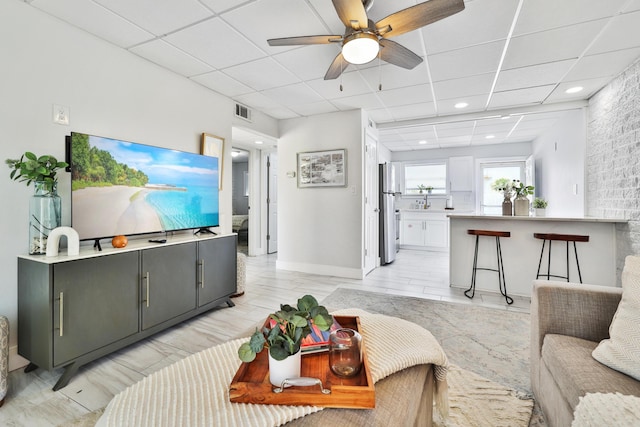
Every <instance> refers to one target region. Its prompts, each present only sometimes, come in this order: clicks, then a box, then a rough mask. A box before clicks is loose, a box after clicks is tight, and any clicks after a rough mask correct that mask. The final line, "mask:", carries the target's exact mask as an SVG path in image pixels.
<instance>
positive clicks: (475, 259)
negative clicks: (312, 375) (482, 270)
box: [464, 236, 480, 299]
mask: <svg viewBox="0 0 640 427" xmlns="http://www.w3.org/2000/svg"><path fill="white" fill-rule="evenodd" d="M479 239H480V236H476V250H475V252H474V254H473V270H472V272H471V287H470V288H469V289H467V290H466V291H464V295H465V296H466V297H467V298H470V299H473V296H474V295H475V294H476V270H477V269H478V268H477V267H478V240H479ZM469 291H471V296H469V294H468V293H467V292H469Z"/></svg>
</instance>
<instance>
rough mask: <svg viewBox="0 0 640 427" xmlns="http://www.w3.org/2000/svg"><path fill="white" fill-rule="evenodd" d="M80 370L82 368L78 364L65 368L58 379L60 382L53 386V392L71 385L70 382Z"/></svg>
mask: <svg viewBox="0 0 640 427" xmlns="http://www.w3.org/2000/svg"><path fill="white" fill-rule="evenodd" d="M79 368H80V365H79V364H78V363H76V362H74V363H72V364H71V365H68V366H67V367H66V368H64V372H63V373H62V375H61V376H60V378H59V379H58V382H57V383H56V385H54V386H53V391H58V390H60V389H61V388H63V387H66V386H67V384H69V380H70V379H71V377H73V376H74V375H75V374H76V372H78V369H79Z"/></svg>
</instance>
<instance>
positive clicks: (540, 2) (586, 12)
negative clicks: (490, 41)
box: [514, 0, 628, 36]
mask: <svg viewBox="0 0 640 427" xmlns="http://www.w3.org/2000/svg"><path fill="white" fill-rule="evenodd" d="M627 1H628V0H607V1H588V2H585V1H584V0H561V1H558V0H535V1H525V2H524V3H523V6H522V12H521V13H520V17H519V18H518V23H517V25H516V28H515V30H514V35H516V36H518V35H522V34H527V33H534V32H539V31H545V30H550V29H552V28H558V27H566V26H569V25H574V24H578V23H581V22H587V21H593V20H598V19H602V18H608V17H611V16H614V15H616V14H617V13H618V10H620V8H621V7H622V6H623V5H624V4H625V2H627Z"/></svg>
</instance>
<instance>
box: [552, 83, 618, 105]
mask: <svg viewBox="0 0 640 427" xmlns="http://www.w3.org/2000/svg"><path fill="white" fill-rule="evenodd" d="M609 80H610V79H609V78H608V77H601V78H599V79H590V80H580V81H576V82H566V83H560V84H559V85H558V87H557V88H556V89H555V90H554V91H553V92H552V93H551V95H549V98H547V101H549V102H565V101H573V100H577V99H582V98H584V96H585V95H587V96H589V97H591V96H593V95H594V94H595V93H596V92H597V91H599V90H600V89H602V87H603V86H604V85H606V84H607V82H608V81H609ZM575 86H582V87H583V88H584V89H583V90H582V91H581V92H580V93H576V94H569V93H566V90H567V89H569V88H572V87H575Z"/></svg>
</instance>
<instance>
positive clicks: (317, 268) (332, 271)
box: [276, 261, 365, 280]
mask: <svg viewBox="0 0 640 427" xmlns="http://www.w3.org/2000/svg"><path fill="white" fill-rule="evenodd" d="M276 269H280V270H288V271H299V272H302V273H309V274H319V275H321V276H336V277H345V278H347V279H360V280H362V279H363V278H364V276H365V274H364V270H362V269H357V268H347V267H336V266H335V265H321V264H307V263H301V262H285V261H276Z"/></svg>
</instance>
